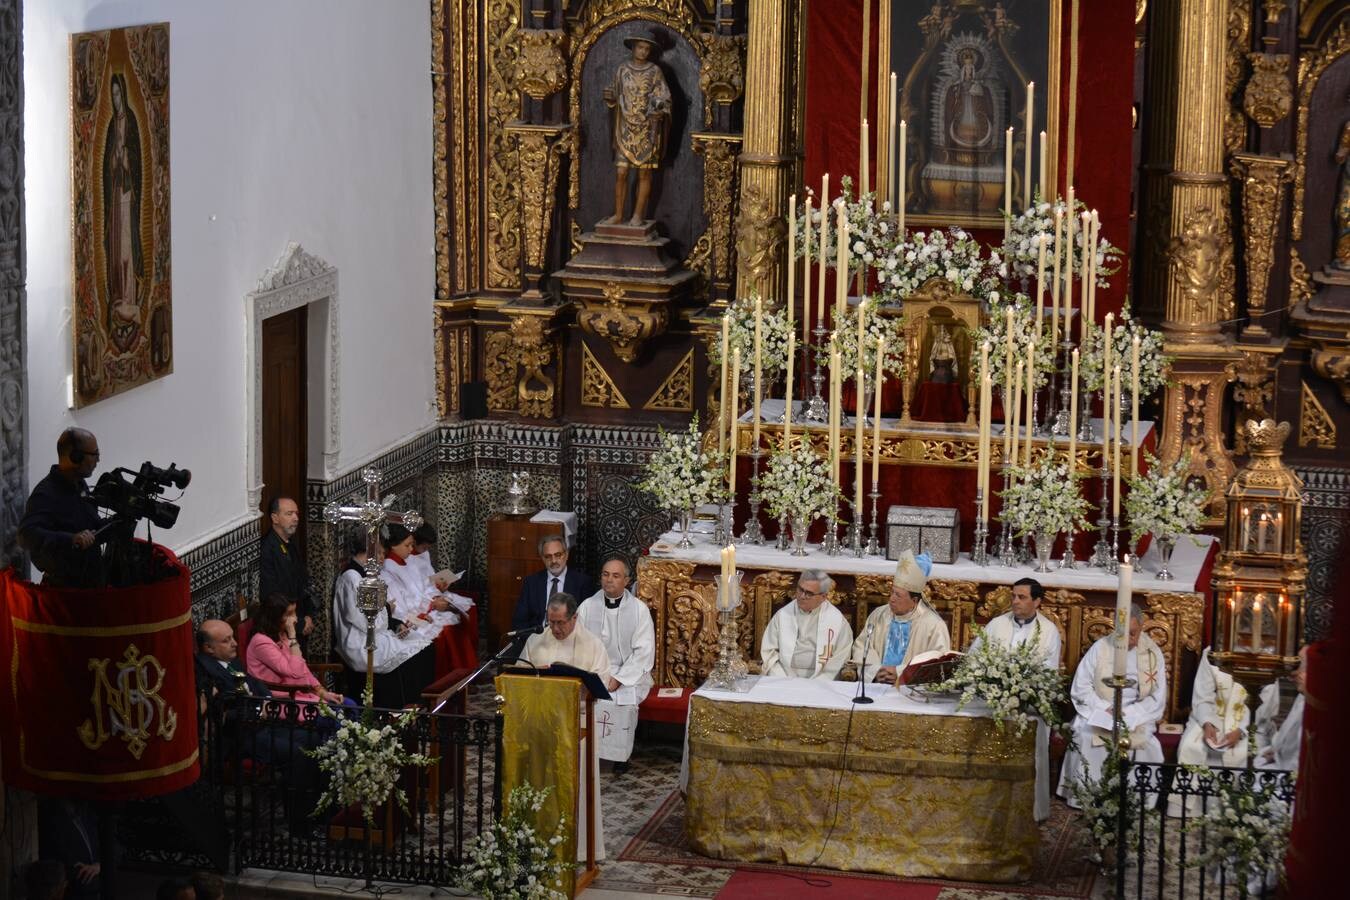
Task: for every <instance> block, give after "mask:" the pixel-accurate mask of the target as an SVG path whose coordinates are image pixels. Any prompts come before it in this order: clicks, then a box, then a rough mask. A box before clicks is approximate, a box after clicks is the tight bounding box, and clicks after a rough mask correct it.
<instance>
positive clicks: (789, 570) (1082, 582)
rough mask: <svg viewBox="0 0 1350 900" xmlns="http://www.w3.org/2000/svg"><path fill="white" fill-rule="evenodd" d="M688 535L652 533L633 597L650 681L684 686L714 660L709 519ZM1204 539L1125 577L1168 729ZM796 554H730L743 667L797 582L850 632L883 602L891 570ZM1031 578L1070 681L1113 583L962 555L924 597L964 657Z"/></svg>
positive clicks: (1181, 681) (1197, 597) (1190, 646)
mask: <svg viewBox="0 0 1350 900" xmlns="http://www.w3.org/2000/svg"><path fill="white" fill-rule="evenodd" d="M695 527H696V528H701V529H706V531H705V532H703V533H698V534H695V535H694V536H693V541H694V546H693V547H692V548H691V549H688V550H680V549H678V548H677V547H676V544H677V543H678V542H679V539H680V535H679V534H678V533H677V532H668V533H666V534H664V535H662V536H661V537H660V538H659V539H658V540H657V541H656V542H655V543H654V544H653V545H652V548H651V550H650V551H649V555H647V556H644V557H642V558H641V559H640V560H639V561H638V571H637V587H636V589H635V593H636V594H637V596H638V597H639V598H640V599H641V600H643V601H644V602H645V603H646V604H647V606H648V608H649V609H651V612H652V620H653V622H654V624H655V626H656V668H655V672H654V677H655V678H656V681H657V684H659V685H667V686H672V687H691V688H692V687H696V686H698V685H699V684H701V683H702V681H703V679H704V678H705V677H706V676H707V674H708V672H709V671H710V670H711V668H712V665H713V663H714V661H715V660H716V658H717V639H718V624H717V611H716V596H717V588H716V584H715V581H714V579H715V577H716V575H717V574H718V572H719V571H720V565H721V558H720V555H719V553H720V549H721V548H720V547H719V546H717V545H716V544H715V543H713V540H712V535H711V533H708V532H710V531H711V528H712V523H711V522H697V523H696V525H695ZM1217 546H1218V545H1217V543H1216V542H1215V540H1214V538H1212V537H1209V536H1207V535H1200V536H1196V537H1194V538H1191V537H1183V538H1181V539H1180V540H1178V541H1177V546H1176V549H1175V551H1174V552H1173V555H1172V563H1171V566H1170V568H1171V570H1172V572H1173V574H1174V575H1175V576H1176V577H1175V579H1174V580H1172V581H1159V580H1158V579H1157V577H1156V576H1157V572H1158V568H1159V565H1158V558H1157V551H1156V549H1154V548H1150V549H1149V550H1148V551H1147V552H1146V553H1145V554H1144V556H1143V559H1142V560H1141V563H1140V565H1138V566H1136V568H1135V576H1134V595H1135V599H1136V600H1137V601H1138V602H1139V604H1140V605H1141V606H1142V607H1143V608H1144V616H1145V627H1146V628H1147V630H1148V634H1149V636H1150V637H1151V638H1153V641H1154V643H1156V644H1157V645H1158V647H1159V649H1161V650H1162V652H1163V655H1164V656H1165V657H1166V658H1167V662H1168V668H1167V683H1168V704H1167V719H1168V721H1172V722H1177V721H1183V720H1184V719H1185V717H1186V713H1187V712H1188V711H1189V709H1188V708H1189V703H1190V696H1191V694H1190V684H1191V680H1192V678H1193V677H1194V672H1195V667H1196V665H1197V664H1198V660H1199V655H1200V651H1201V650H1202V649H1204V644H1205V640H1206V637H1205V622H1206V621H1207V619H1208V617H1207V616H1206V597H1207V596H1208V594H1209V570H1210V568H1211V567H1212V565H1213V556H1214V553H1215V551H1216V550H1217ZM808 549H809V550H810V552H809V553H808V555H806V556H803V557H799V556H793V555H791V553H790V552H788V551H784V550H776V549H774V548H773V547H772V546H753V545H747V544H737V545H736V566H737V568H739V569H741V570H742V571H744V573H745V576H744V579H743V581H742V599H743V603H742V605H741V607H740V608H739V609H738V610H737V613H736V618H737V627H738V629H739V635H738V639H739V643H740V646H741V649H742V652H743V653H744V654H745V658H746V659H747V660H753V661H756V662H757V661H758V660H759V641H760V636H761V635H763V633H764V629H765V628H766V627H767V626H768V624H769V619H770V618H771V617H772V616H773V614H774V613H775V612H776V611H777V610H778V609H780V608H781V607H782V606H783V605H784V604H786V603H789V602H791V599H792V596H793V591H794V589H795V586H796V580H797V577H798V575H799V574H800V573H801V571H802V570H804V569H823V570H824V571H825V572H827V573H829V574H830V575H831V577H833V578H834V580H835V587H834V590H833V591H831V593H830V602H831V603H834V604H835V605H836V606H837V607H838V609H839V611H840V612H841V613H843V614H844V618H845V619H847V620H848V622H849V624H850V626H851V627H852V628H853V630H854V633H855V634H857V633H859V632H860V631H861V629H862V627H863V623H864V622H865V621H866V619H867V615H868V613H870V612H871V611H872V610H873V609H875V608H876V607H877V606H878V605H880V604H882V603H885V602H886V601H887V598H888V597H889V596H890V592H891V580H892V578H893V576H894V574H895V563H894V562H892V561H890V560H887V559H884V558H881V557H877V556H864V557H855V556H854V555H853V554H852V552H847V553H842V554H840V555H839V556H827V555H826V554H824V553H822V552H821V550H820V548H819V546H816V545H809V546H808ZM1027 576H1031V577H1034V578H1036V579H1037V580H1039V581H1040V582H1041V584H1042V585H1044V586H1045V589H1046V596H1045V598H1044V600H1043V601H1042V605H1041V612H1043V613H1044V614H1045V615H1046V616H1047V617H1048V618H1049V619H1050V620H1051V621H1052V622H1054V623H1055V626H1056V627H1057V628H1058V629H1059V632H1060V642H1061V644H1062V645H1063V648H1064V649H1063V654H1064V655H1063V658H1062V662H1061V664H1062V666H1063V669H1064V671H1065V672H1066V673H1067V674H1070V675H1072V673H1073V671H1074V669H1075V668H1076V667H1077V665H1078V660H1079V659H1081V658H1082V655H1083V654H1084V653H1086V652H1087V649H1088V648H1089V647H1090V646H1092V643H1093V641H1095V640H1097V638H1100V637H1102V636H1103V635H1105V634H1107V633H1109V632H1110V631H1111V629H1112V625H1113V616H1114V609H1115V597H1116V587H1117V583H1118V579H1117V578H1116V576H1114V575H1108V574H1106V572H1104V571H1103V570H1101V569H1090V568H1087V567H1082V568H1077V569H1071V570H1064V571H1060V570H1055V571H1051V572H1049V573H1047V574H1039V575H1038V574H1036V573H1035V572H1033V571H1032V566H1030V565H1022V566H1000V565H986V566H977V565H975V564H974V563H973V562H972V561H971V560H970V557H969V555H967V554H962V555H961V556H960V557H959V558H958V560H957V561H956V562H955V563H952V564H949V565H947V564H942V563H938V564H935V565H934V566H933V571H932V576H931V580H930V581H929V583H928V597H929V601H930V602H931V603H932V605H933V607H934V609H936V610H937V612H938V613H939V614H940V615H941V616H942V617H943V619H944V620H946V622H947V625H948V627H949V628H950V629H951V634H952V644H953V646H955V647H956V648H958V649H963V648H965V647H966V646H967V645H968V644H969V643H970V640H971V639H972V637H973V636H974V628H975V626H977V625H980V624H983V623H985V622H988V621H989V620H990V619H992V618H994V617H995V616H997V615H1000V614H1002V613H1003V612H1006V611H1007V609H1008V608H1009V605H1010V603H1011V595H1012V588H1011V586H1012V584H1013V582H1015V581H1017V580H1018V579H1019V578H1025V577H1027Z"/></svg>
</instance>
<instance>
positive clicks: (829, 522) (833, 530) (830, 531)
mask: <svg viewBox="0 0 1350 900" xmlns="http://www.w3.org/2000/svg"><path fill="white" fill-rule="evenodd" d="M820 549H822V550H824V551H825V555H826V556H838V555H839V553H840V551H841V550H842V549H843V547H842V545H841V544H840V543H839V512H838V510H836V511H834V512H832V513H830V515H829V518H827V519H826V520H825V540H824V542H822V543H821V545H820Z"/></svg>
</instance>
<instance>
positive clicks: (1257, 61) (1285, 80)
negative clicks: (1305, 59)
mask: <svg viewBox="0 0 1350 900" xmlns="http://www.w3.org/2000/svg"><path fill="white" fill-rule="evenodd" d="M1247 58H1248V59H1249V60H1251V64H1252V77H1251V78H1249V79H1247V89H1246V91H1244V92H1243V94H1242V111H1243V112H1245V113H1246V114H1247V116H1248V117H1249V118H1250V119H1251V120H1252V121H1253V122H1255V123H1256V124H1258V125H1260V126H1261V127H1262V128H1270V127H1271V126H1273V125H1275V124H1276V123H1277V122H1279V121H1280V120H1281V119H1283V118H1284V117H1285V116H1287V115H1289V110H1290V109H1292V108H1293V106H1294V86H1293V85H1292V84H1291V83H1290V81H1289V54H1288V53H1251V54H1248V56H1247Z"/></svg>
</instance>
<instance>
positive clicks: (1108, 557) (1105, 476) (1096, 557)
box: [1088, 452, 1112, 569]
mask: <svg viewBox="0 0 1350 900" xmlns="http://www.w3.org/2000/svg"><path fill="white" fill-rule="evenodd" d="M1100 472H1101V477H1102V499H1101V503H1100V506H1101V515H1099V516H1098V517H1097V530H1098V532H1099V533H1100V535H1099V537H1098V538H1097V546H1096V547H1094V548H1093V551H1092V559H1091V560H1090V561H1089V563H1088V565H1091V566H1096V567H1097V568H1099V569H1109V567H1110V565H1111V561H1112V554H1111V547H1110V546H1109V545H1108V544H1107V543H1106V532H1107V529H1108V528H1110V527H1111V520H1110V519H1108V518H1107V516H1106V508H1107V506H1108V505H1109V504H1110V502H1111V500H1110V497H1111V495H1110V494H1109V493H1107V492H1108V490H1109V489H1110V484H1109V482H1110V479H1111V470H1110V469H1109V468H1107V466H1106V454H1105V452H1103V453H1102V467H1101V470H1100Z"/></svg>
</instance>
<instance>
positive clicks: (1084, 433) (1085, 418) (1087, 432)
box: [1078, 391, 1101, 444]
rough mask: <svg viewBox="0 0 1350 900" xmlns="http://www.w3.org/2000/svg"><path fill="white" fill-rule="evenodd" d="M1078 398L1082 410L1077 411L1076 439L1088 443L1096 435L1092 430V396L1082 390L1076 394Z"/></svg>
mask: <svg viewBox="0 0 1350 900" xmlns="http://www.w3.org/2000/svg"><path fill="white" fill-rule="evenodd" d="M1098 393H1101V392H1100V391H1099V392H1098ZM1078 399H1079V400H1080V401H1081V402H1082V404H1083V408H1082V410H1080V411H1079V413H1078V440H1080V441H1082V442H1083V443H1085V444H1090V443H1092V441H1094V440H1096V435H1095V434H1094V433H1093V430H1092V397H1091V395H1089V394H1088V392H1087V391H1083V392H1082V393H1081V394H1079V395H1078Z"/></svg>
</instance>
